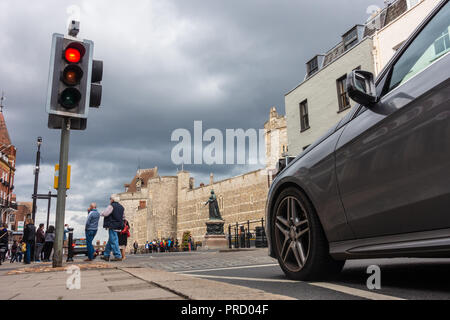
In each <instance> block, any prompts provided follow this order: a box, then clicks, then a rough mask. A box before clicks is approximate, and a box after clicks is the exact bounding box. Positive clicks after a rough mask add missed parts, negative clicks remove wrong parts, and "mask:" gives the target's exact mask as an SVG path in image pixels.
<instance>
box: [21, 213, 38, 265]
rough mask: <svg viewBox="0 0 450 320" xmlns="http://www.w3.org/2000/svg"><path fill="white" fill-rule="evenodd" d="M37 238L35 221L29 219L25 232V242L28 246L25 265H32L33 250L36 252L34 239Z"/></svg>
mask: <svg viewBox="0 0 450 320" xmlns="http://www.w3.org/2000/svg"><path fill="white" fill-rule="evenodd" d="M35 237H36V226H35V225H34V222H33V219H27V224H26V225H25V228H24V230H23V237H22V239H23V241H24V242H25V243H26V245H27V251H26V253H25V259H24V260H23V262H24V263H25V264H30V263H31V250H34V239H35Z"/></svg>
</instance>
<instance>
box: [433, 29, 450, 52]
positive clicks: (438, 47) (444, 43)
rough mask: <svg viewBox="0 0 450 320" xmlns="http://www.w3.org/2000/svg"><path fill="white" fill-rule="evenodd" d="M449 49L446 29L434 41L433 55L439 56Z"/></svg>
mask: <svg viewBox="0 0 450 320" xmlns="http://www.w3.org/2000/svg"><path fill="white" fill-rule="evenodd" d="M449 49H450V38H449V36H448V29H447V30H446V31H445V32H443V33H442V35H441V36H440V37H439V38H437V39H436V40H435V41H434V51H435V55H436V56H438V55H441V54H442V53H444V52H446V51H448V50H449Z"/></svg>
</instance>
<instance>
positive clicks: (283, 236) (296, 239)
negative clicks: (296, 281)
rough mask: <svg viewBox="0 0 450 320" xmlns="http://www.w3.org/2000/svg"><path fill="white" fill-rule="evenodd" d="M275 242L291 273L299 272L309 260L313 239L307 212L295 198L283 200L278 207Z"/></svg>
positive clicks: (288, 197) (289, 197) (290, 197)
mask: <svg viewBox="0 0 450 320" xmlns="http://www.w3.org/2000/svg"><path fill="white" fill-rule="evenodd" d="M275 242H276V245H277V250H278V254H279V257H280V259H281V260H282V262H283V264H284V266H285V267H286V268H287V269H288V270H289V271H290V272H299V271H300V270H301V269H302V268H303V267H304V266H305V264H306V262H307V260H308V257H309V252H310V243H311V239H310V229H309V220H308V216H307V213H306V210H305V209H304V207H303V205H302V204H301V203H300V201H298V200H297V199H296V198H295V197H293V196H287V197H285V198H283V200H281V202H280V203H279V205H278V208H277V211H276V220H275Z"/></svg>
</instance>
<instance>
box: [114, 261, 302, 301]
mask: <svg viewBox="0 0 450 320" xmlns="http://www.w3.org/2000/svg"><path fill="white" fill-rule="evenodd" d="M121 270H123V271H126V272H128V273H130V274H132V275H134V276H135V277H138V278H140V279H143V280H145V281H148V282H151V283H153V284H155V285H157V286H159V287H161V288H164V289H167V290H170V291H172V292H174V293H177V294H178V295H180V296H184V297H186V298H187V299H191V300H294V299H293V298H291V297H287V296H283V295H278V294H271V293H267V292H265V291H262V290H258V289H251V288H247V287H243V286H237V285H232V284H228V283H223V282H218V281H212V280H206V279H199V278H194V277H189V276H185V275H181V274H175V273H170V272H167V271H164V270H158V269H151V268H121Z"/></svg>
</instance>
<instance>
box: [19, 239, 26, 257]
mask: <svg viewBox="0 0 450 320" xmlns="http://www.w3.org/2000/svg"><path fill="white" fill-rule="evenodd" d="M26 252H27V244H26V243H25V242H24V241H23V238H22V241H21V242H20V252H19V253H20V254H19V262H22V257H23V259H24V260H25V253H26Z"/></svg>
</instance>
